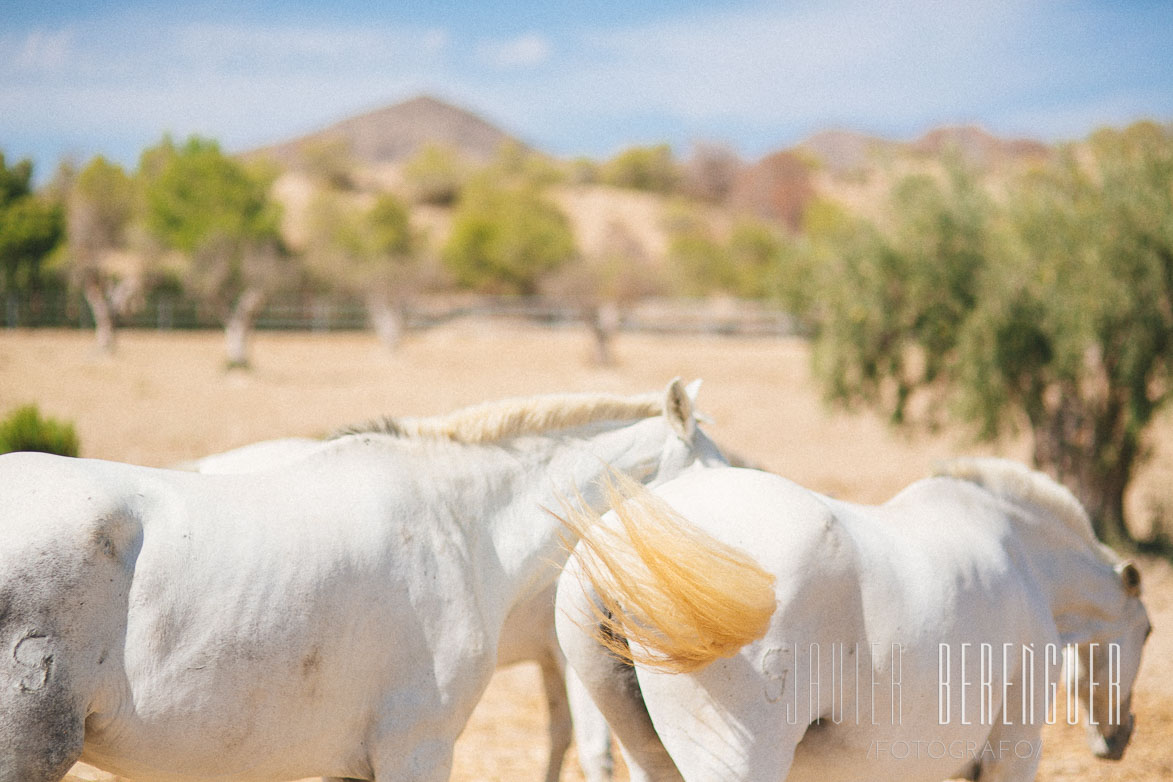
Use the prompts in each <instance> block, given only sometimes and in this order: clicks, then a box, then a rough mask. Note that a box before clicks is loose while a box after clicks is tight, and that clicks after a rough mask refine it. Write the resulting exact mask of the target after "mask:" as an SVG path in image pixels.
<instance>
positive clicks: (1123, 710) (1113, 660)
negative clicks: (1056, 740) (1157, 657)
mask: <svg viewBox="0 0 1173 782" xmlns="http://www.w3.org/2000/svg"><path fill="white" fill-rule="evenodd" d="M1115 573H1116V576H1117V578H1116V579H1114V581H1113V582H1112V583H1111V585H1110V587H1109V588H1110V589H1112V590H1113V591H1114V592H1115V593H1116V594H1115V595H1114V598H1115V603H1116V604H1117V605H1118V606H1119V611H1118V613H1117V614H1116V616H1115V619H1114V621H1112V622H1111V623H1110V624H1109V625H1108V627H1107V629H1106V630H1104V631H1103V632H1102V633H1101V634H1100V637H1097V638H1096V639H1095V640H1093V641H1091V642H1088V643H1081V644H1079V645H1077V646H1076V647H1075V653H1074V654H1068V655H1067V676H1068V690H1067V691H1068V693H1071V692H1075V693H1076V694H1077V696H1078V698H1079V702H1080V704H1082V706H1083V709H1084V714H1085V715H1086V718H1087V720H1086V722H1085V725H1084V727H1085V730H1086V731H1087V741H1088V745H1089V746H1090V747H1091V750H1092V752H1093V753H1095V755H1096V757H1100V758H1104V759H1106V760H1119V759H1120V758H1121V757H1123V755H1124V749H1125V747H1127V746H1128V740H1129V739H1130V738H1131V737H1132V728H1133V723H1134V718H1133V715H1132V689H1133V685H1134V683H1135V682H1136V675H1137V672H1138V671H1139V669H1140V658H1141V651H1142V649H1143V647H1144V642H1145V640H1146V639H1147V638H1148V636H1149V633H1150V632H1151V631H1152V625H1151V624H1150V623H1149V617H1148V613H1147V612H1146V611H1145V608H1144V605H1143V604H1142V603H1141V601H1140V571H1139V570H1137V568H1136V566H1135V565H1133V564H1132V563H1131V562H1121V563H1119V564H1117V565H1116V567H1115Z"/></svg>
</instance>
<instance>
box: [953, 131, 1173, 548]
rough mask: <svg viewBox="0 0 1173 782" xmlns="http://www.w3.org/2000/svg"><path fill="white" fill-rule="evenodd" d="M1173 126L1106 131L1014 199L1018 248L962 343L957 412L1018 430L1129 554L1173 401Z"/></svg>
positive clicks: (997, 271) (1013, 246)
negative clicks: (1160, 414) (1160, 417)
mask: <svg viewBox="0 0 1173 782" xmlns="http://www.w3.org/2000/svg"><path fill="white" fill-rule="evenodd" d="M1171 182H1173V126H1168V125H1166V126H1161V125H1156V124H1153V123H1140V124H1137V125H1133V126H1132V127H1129V128H1127V129H1124V130H1103V131H1100V132H1097V133H1096V134H1094V135H1093V136H1092V137H1091V138H1090V139H1088V141H1087V143H1086V144H1083V145H1079V146H1073V147H1070V148H1068V149H1066V150H1064V151H1063V152H1062V154H1060V155H1059V156H1058V157H1057V158H1056V160H1055V161H1054V162H1053V163H1051V164H1050V165H1049V166H1047V167H1046V168H1044V169H1043V170H1040V171H1038V172H1037V173H1035V174H1033V175H1031V176H1030V177H1029V178H1027V179H1026V180H1025V181H1024V182H1023V183H1022V185H1021V186H1020V187H1019V188H1018V189H1017V190H1016V192H1014V193H1013V196H1012V198H1011V200H1010V203H1009V206H1010V208H1009V210H1008V216H1009V222H1010V227H1011V229H1012V238H1013V241H1012V242H1011V243H1010V244H1009V248H1008V250H1007V252H1006V253H1005V255H1004V257H1003V258H1001V259H1000V262H999V263H998V264H997V265H996V266H995V267H994V268H993V269H992V270H991V273H989V274H986V275H984V276H983V279H982V293H983V295H982V298H981V300H980V301H979V303H978V306H977V307H976V309H975V311H974V313H973V315H972V316H971V317H970V318H969V319H968V320H967V321H966V322H965V324H964V326H963V331H962V333H961V334H960V337H961V338H960V342H959V367H960V370H961V371H960V372H959V376H960V380H961V388H962V390H963V391H964V394H963V396H962V402H963V404H964V407H963V409H964V410H965V411H966V412H967V413H968V415H969V416H970V417H971V418H973V419H974V420H977V421H978V422H980V423H981V425H982V427H983V431H985V432H986V433H988V434H994V433H997V432H999V431H1001V430H1003V429H1005V428H1006V425H1007V423H1008V422H1009V421H1010V420H1012V419H1011V418H1010V416H1008V412H1009V411H1013V412H1014V413H1016V414H1017V416H1018V417H1020V418H1021V419H1024V420H1025V422H1026V424H1027V425H1028V426H1029V428H1030V431H1031V433H1032V435H1033V440H1034V459H1035V461H1036V462H1037V463H1038V464H1039V465H1041V466H1043V467H1045V468H1047V469H1048V470H1050V471H1051V472H1053V473H1054V474H1055V475H1057V476H1058V477H1059V478H1060V479H1061V480H1062V481H1063V482H1064V483H1066V484H1067V485H1068V486H1070V487H1071V489H1072V490H1073V491H1074V492H1075V494H1076V495H1077V496H1078V497H1079V499H1080V500H1081V501H1082V502H1083V504H1084V506H1085V507H1086V508H1087V509H1088V511H1089V513H1090V514H1091V516H1092V519H1093V521H1094V523H1095V526H1096V531H1097V533H1098V534H1099V535H1100V537H1101V539H1103V540H1105V541H1106V542H1108V543H1113V544H1118V543H1129V542H1131V540H1132V535H1131V534H1130V532H1129V529H1128V527H1127V526H1126V524H1125V517H1124V495H1125V491H1126V489H1127V488H1128V484H1129V482H1130V481H1131V479H1132V477H1133V475H1134V474H1135V471H1136V468H1137V466H1138V465H1139V464H1140V462H1141V460H1142V459H1143V456H1144V454H1145V440H1144V435H1145V432H1146V430H1147V428H1148V426H1149V425H1150V423H1151V422H1152V420H1153V416H1154V415H1155V414H1156V413H1157V411H1158V410H1160V409H1161V408H1162V407H1163V406H1164V405H1165V404H1166V403H1167V402H1168V399H1169V393H1170V388H1173V187H1171V185H1170V183H1171Z"/></svg>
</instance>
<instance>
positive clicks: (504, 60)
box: [477, 33, 552, 68]
mask: <svg viewBox="0 0 1173 782" xmlns="http://www.w3.org/2000/svg"><path fill="white" fill-rule="evenodd" d="M551 51H552V47H551V46H550V41H549V40H548V39H546V38H545V37H544V36H541V35H538V34H537V33H528V34H526V35H521V36H518V37H517V38H511V39H509V40H507V41H485V42H482V43H481V44H480V45H479V46H478V47H477V52H478V54H479V55H480V57H481V59H482V60H484V61H485V62H487V63H489V64H490V65H494V66H496V67H498V68H532V67H534V66H537V65H541V64H542V63H544V62H545V61H546V60H548V59H549V58H550V54H551Z"/></svg>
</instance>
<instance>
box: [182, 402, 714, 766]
mask: <svg viewBox="0 0 1173 782" xmlns="http://www.w3.org/2000/svg"><path fill="white" fill-rule="evenodd" d="M686 390H688V392H689V394H690V396H691V395H692V394H694V393H695V388H690V389H686ZM323 445H324V442H323V441H322V440H316V439H313V438H308V437H285V438H281V439H277V440H264V441H262V442H257V443H250V444H249V445H244V446H241V447H240V448H234V449H232V450H231V451H225V452H223V453H217V454H212V455H210V456H205V457H203V458H201V459H197V460H194V461H191V462H187V463H185V464H183V465H182V468H183V469H188V470H192V471H193V472H200V473H205V474H208V475H212V474H224V473H246V472H257V471H260V470H270V469H274V468H277V467H281V466H283V465H289V464H291V463H293V462H295V461H297V460H298V459H302V458H305V457H306V456H309V455H310V454H313V453H316V452H317V451H318V450H320V449H321V448H322V447H323ZM564 559H565V556H564V555H563V556H557V557H552V558H551V566H554V565H560V564H561V563H562V561H563V560H564ZM555 587H556V583H555V582H554V581H553V580H551V581H550V583H549V585H548V586H547V587H546V588H545V589H543V590H541V591H540V592H538V593H537V594H535V595H533V596H532V597H530V598H529V599H527V600H525V601H523V602H521V603H519V604H518V605H515V606H514V607H513V608H512V610H511V611H510V612H509V616H508V617H507V618H506V620H505V625H504V626H503V627H502V629H501V637H500V640H499V641H498V647H497V667H499V668H504V667H507V666H510V665H514V664H516V663H519V662H525V661H533V662H536V663H537V664H538V667H539V668H540V669H541V676H542V691H543V693H544V695H545V697H546V706H547V716H548V719H547V733H548V739H549V742H550V747H549V754H548V755H547V759H546V771H545V774H544V779H545V782H558V780H559V779H560V778H561V776H562V763H563V759H564V758H565V756H566V751H567V750H568V749H569V748H570V741H571V736H572V735H573V737H574V741H575V744H576V745H577V748H578V753H577V754H578V762H579V766H580V767H581V768H582V772H583V776H584V777H585V779H586V782H609V780H610V779H611V778H612V771H613V761H612V758H611V730H610V728H609V727H608V726H607V721H606V719H605V718H604V717H603V715H602V713H601V712H600V711H599V710H598V708H596V707H595V704H594V701H592V700H591V698H590V695H589V694H588V693H587V692H586V690H585V689H584V688H583V686H582V684H581V682H579V681H578V677H577V676H576V675H575V674H574V672H573V671H568V670H567V668H566V659H565V657H564V656H563V654H562V649H561V647H559V646H558V638H557V636H556V635H555V632H554V591H555Z"/></svg>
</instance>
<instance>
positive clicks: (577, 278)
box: [542, 220, 666, 366]
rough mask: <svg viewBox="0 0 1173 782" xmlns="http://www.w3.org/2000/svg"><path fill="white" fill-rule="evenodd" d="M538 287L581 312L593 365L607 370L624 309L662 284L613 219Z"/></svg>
mask: <svg viewBox="0 0 1173 782" xmlns="http://www.w3.org/2000/svg"><path fill="white" fill-rule="evenodd" d="M542 287H543V290H544V291H545V292H546V293H547V294H549V295H551V296H553V297H554V298H555V299H558V300H559V301H562V302H566V303H567V304H570V305H571V306H573V307H575V308H576V309H577V310H578V311H579V312H580V314H581V317H582V319H583V321H584V322H585V323H586V324H587V326H588V327H589V328H590V330H591V336H592V337H593V338H594V348H595V361H596V363H598V364H601V365H603V366H608V365H611V364H613V363H614V362H615V355H614V352H613V350H612V344H613V342H614V339H615V335H616V334H617V333H618V332H619V328H620V326H622V323H623V311H624V310H625V309H626V308H628V307H630V306H631V305H632V304H634V303H635V302H637V301H638V300H639V299H642V298H645V297H647V296H651V295H654V294H656V293H659V292H662V291H663V290H664V289H665V287H666V285H665V281H664V279H663V277H662V275H661V274H660V272H659V269H658V268H657V267H656V266H655V265H654V264H653V263H652V261H651V259H650V257H649V255H648V252H647V250H646V249H645V248H644V246H643V244H642V243H641V242H640V241H639V239H638V238H637V237H636V236H635V235H634V234H633V233H632V231H631V229H630V228H629V227H628V226H627V225H625V224H623V223H622V222H619V221H616V220H613V221H611V222H609V223H608V224H607V230H606V232H605V233H604V234H603V237H602V241H601V242H599V243H598V246H597V247H595V248H593V249H592V250H590V251H587V252H584V253H582V255H581V256H580V257H577V258H575V259H574V260H573V261H572V262H570V263H567V264H565V265H563V266H561V267H560V268H559V269H558V270H557V271H556V272H555V273H554V274H552V275H550V276H549V277H548V278H547V279H546V280H544V281H543V286H542Z"/></svg>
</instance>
